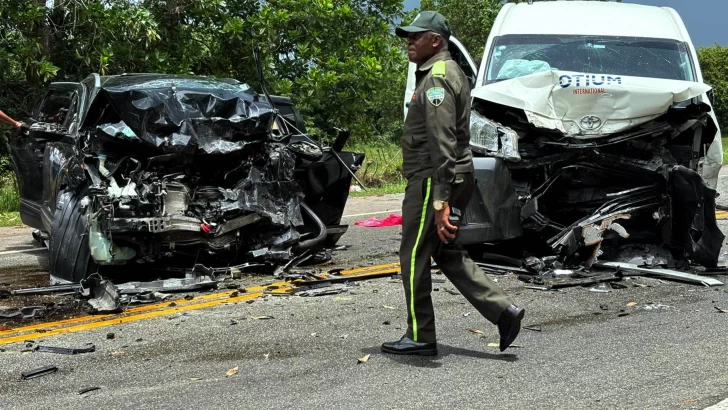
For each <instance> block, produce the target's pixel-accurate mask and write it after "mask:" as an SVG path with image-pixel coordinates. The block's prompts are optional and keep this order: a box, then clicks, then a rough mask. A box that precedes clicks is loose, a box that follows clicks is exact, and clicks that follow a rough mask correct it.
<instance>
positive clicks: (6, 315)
mask: <svg viewBox="0 0 728 410" xmlns="http://www.w3.org/2000/svg"><path fill="white" fill-rule="evenodd" d="M45 311H46V307H45V306H26V307H22V308H20V309H17V310H15V311H12V312H0V319H35V318H38V317H43V315H45Z"/></svg>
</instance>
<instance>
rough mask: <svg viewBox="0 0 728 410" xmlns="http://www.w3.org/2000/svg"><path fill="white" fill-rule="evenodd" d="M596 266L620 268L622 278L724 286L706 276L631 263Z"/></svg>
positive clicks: (598, 264) (611, 263) (601, 263)
mask: <svg viewBox="0 0 728 410" xmlns="http://www.w3.org/2000/svg"><path fill="white" fill-rule="evenodd" d="M595 266H597V267H602V268H618V271H619V273H620V275H621V276H622V277H624V276H651V277H658V278H662V279H671V280H676V281H680V282H688V283H693V284H697V285H703V286H722V285H723V282H721V281H719V280H717V279H714V278H710V277H705V276H698V275H695V274H692V273H687V272H680V271H676V270H672V269H661V268H643V267H640V266H637V265H634V264H631V263H624V262H597V263H595Z"/></svg>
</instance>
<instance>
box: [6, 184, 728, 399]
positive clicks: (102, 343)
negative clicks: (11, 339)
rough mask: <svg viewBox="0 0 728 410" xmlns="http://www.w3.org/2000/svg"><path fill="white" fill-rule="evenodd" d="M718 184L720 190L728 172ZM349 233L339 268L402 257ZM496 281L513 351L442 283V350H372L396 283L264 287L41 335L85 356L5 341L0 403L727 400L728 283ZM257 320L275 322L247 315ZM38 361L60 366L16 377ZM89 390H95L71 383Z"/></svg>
mask: <svg viewBox="0 0 728 410" xmlns="http://www.w3.org/2000/svg"><path fill="white" fill-rule="evenodd" d="M720 189H721V191H722V192H726V193H727V194H726V195H727V196H728V179H722V180H721V188H720ZM400 198H401V197H398V196H388V197H383V198H377V199H372V198H362V199H356V200H352V201H351V202H350V204H349V207H348V209H347V211H346V214H349V215H352V214H353V215H357V216H355V217H352V218H349V219H348V221H349V222H353V221H354V220H358V219H364V218H366V217H367V216H366V215H361V214H366V213H370V212H382V213H381V214H377V216H386V214H387V213H388V212H389V211H393V210H396V209H399V203H398V201H399V200H401V199H400ZM721 224H722V229H724V232H727V231H728V225H727V224H725V223H724V222H721ZM350 229H351V230H350V232H348V233H347V234H346V235H345V236H344V237H343V238H342V241H341V243H342V244H345V245H350V248H349V249H347V250H346V251H342V252H337V253H336V254H335V261H336V264H337V265H339V266H342V267H355V266H366V265H368V264H381V263H387V262H393V261H396V260H397V254H396V251H397V247H398V244H399V228H398V227H393V228H360V227H356V226H352V227H351V228H350ZM18 232H21V231H17V232H16V233H18ZM16 240H17V242H15V245H13V246H18V247H23V246H26V247H27V246H32V244H31V243H30V240H29V239H28V240H23V239H22V235H21V237H20V238H19V239H16ZM2 242H3V244H5V243H8V242H7V241H6V240H5V238H3V241H2ZM28 249H29V248H28ZM6 250H9V249H5V250H0V272H4V271H6V270H7V269H15V270H17V269H20V268H21V267H22V268H23V269H25V270H26V271H28V272H42V271H43V267H42V263H43V261H42V256H41V254H42V252H37V251H32V252H30V253H27V252H26V253H13V254H3V253H2V252H4V251H6ZM16 250H19V249H16ZM10 259H12V260H10ZM39 260H40V263H39ZM718 278H719V279H721V280H723V281H728V278H727V277H718ZM438 279H441V278H440V277H438ZM497 279H498V280H499V283H501V285H502V286H503V287H504V289H506V291H507V292H508V293H509V294H511V295H512V296H513V297H514V299H515V300H516V301H517V303H518V304H519V305H521V306H523V307H525V308H526V311H527V313H526V319H525V324H526V325H539V326H540V328H541V331H530V330H523V331H522V333H521V336H519V338H518V340H517V342H516V343H517V344H518V345H520V346H521V347H519V348H513V349H509V350H508V351H507V352H506V353H499V352H498V350H497V349H495V348H491V347H488V343H492V342H497V330H496V328H495V327H494V326H492V325H490V324H489V323H487V322H486V321H485V320H484V319H483V318H481V317H479V316H478V314H477V312H476V311H475V310H474V309H473V308H472V307H470V305H469V304H467V302H466V301H465V300H464V298H463V297H462V296H461V295H458V294H456V293H457V292H454V290H453V287H452V285H450V284H449V283H447V282H445V283H436V284H435V285H434V286H435V288H436V289H437V291H435V292H433V299H434V303H435V307H436V313H437V323H438V339H439V342H440V355H439V356H437V357H435V358H418V357H397V356H390V355H383V354H381V353H380V351H379V345H380V344H381V343H382V342H384V341H389V340H395V339H398V338H399V337H400V336H401V335H402V333H403V328H404V327H405V326H406V324H405V318H406V316H405V306H404V296H403V292H402V285H401V283H400V282H399V281H397V280H392V279H376V280H370V281H365V282H358V283H356V285H355V286H352V287H350V288H349V289H348V292H346V293H342V294H339V295H331V296H320V297H308V298H306V297H299V296H283V297H280V296H279V297H275V296H268V297H267V298H264V299H257V300H256V301H254V302H253V303H238V304H227V305H219V306H215V307H212V308H209V309H202V310H194V311H189V312H184V313H181V314H175V315H172V316H167V317H159V318H153V319H148V320H141V321H137V322H133V323H125V324H122V325H114V326H108V327H103V328H98V329H90V330H85V331H82V332H76V333H70V334H65V335H56V336H49V337H47V338H45V339H43V340H42V343H43V344H49V345H54V346H64V347H82V346H83V345H84V344H85V343H94V344H95V345H96V347H97V350H96V352H94V353H86V354H81V355H74V356H63V355H56V354H51V353H39V352H23V350H26V348H25V344H24V343H15V344H10V345H4V346H0V347H1V348H3V349H6V351H4V352H0V408H55V407H58V408H79V409H82V408H89V409H90V408H110V409H113V408H141V407H145V408H323V407H326V408H331V409H334V408H335V409H338V408H341V409H350V408H387V409H389V408H392V409H398V408H403V409H404V408H425V409H429V408H447V409H450V408H497V409H510V408H514V409H545V408H559V409H571V408H573V409H584V408H597V409H601V408H604V409H622V408H624V409H646V408H650V409H702V408H706V407H708V406H711V405H714V404H716V403H718V402H721V401H722V400H724V399H725V398H726V397H728V373H726V372H725V370H724V369H726V368H728V356H727V355H726V354H725V353H724V352H725V336H724V335H725V330H726V329H728V314H725V313H720V312H719V311H718V310H716V309H715V307H716V306H717V307H724V308H728V294H726V291H727V290H728V288H726V287H717V288H704V287H697V286H692V285H685V284H677V283H669V282H661V281H658V280H654V279H644V278H636V279H632V280H629V281H626V282H625V284H626V285H627V286H628V287H627V288H625V289H615V290H613V291H611V292H610V293H594V292H590V291H589V289H588V288H570V289H566V290H564V291H561V292H541V291H535V290H529V289H525V288H524V284H523V283H521V282H519V281H518V280H517V279H516V278H515V277H513V276H505V277H497ZM266 280H267V278H260V282H265V281H266ZM0 302H2V301H0ZM631 302H635V303H634V304H633V303H631ZM628 305H629V306H628ZM392 308H393V309H392ZM625 313H626V314H627V315H625ZM264 315H265V316H272V317H273V319H269V320H255V319H253V317H256V316H264ZM231 320H232V321H233V322H231ZM469 329H475V330H481V331H482V332H483V333H482V334H477V333H473V332H471V331H470V330H469ZM109 332H113V333H114V334H115V338H114V339H113V340H107V333H109ZM35 342H41V341H40V340H35ZM365 355H370V357H369V359H368V361H367V362H365V363H362V364H358V363H357V359H359V358H361V357H363V356H365ZM46 365H55V366H57V367H58V369H59V370H58V372H56V373H54V374H51V375H48V376H44V377H41V378H38V379H33V380H25V381H21V380H20V373H21V372H23V371H27V370H31V369H34V368H37V367H41V366H46ZM236 367H237V369H238V372H237V374H234V375H232V376H229V377H227V376H226V373H227V372H228V371H229V370H230V369H233V368H236ZM92 386H95V387H100V389H99V390H96V391H93V392H90V393H86V394H84V395H79V394H78V391H79V389H82V388H85V387H92Z"/></svg>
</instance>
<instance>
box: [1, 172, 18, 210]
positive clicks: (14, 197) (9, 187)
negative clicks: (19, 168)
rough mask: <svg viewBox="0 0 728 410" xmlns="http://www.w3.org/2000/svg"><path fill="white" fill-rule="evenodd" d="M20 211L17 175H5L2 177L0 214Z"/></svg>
mask: <svg viewBox="0 0 728 410" xmlns="http://www.w3.org/2000/svg"><path fill="white" fill-rule="evenodd" d="M18 209H20V197H19V196H18V189H17V183H16V182H15V175H14V174H12V173H5V174H3V175H0V212H17V211H18Z"/></svg>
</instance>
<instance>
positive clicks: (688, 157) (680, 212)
mask: <svg viewBox="0 0 728 410" xmlns="http://www.w3.org/2000/svg"><path fill="white" fill-rule="evenodd" d="M446 17H447V16H446ZM456 34H457V33H456ZM450 51H451V54H453V58H454V59H455V60H456V61H458V62H459V64H460V66H461V67H462V68H463V70H464V71H465V73H466V75H468V76H469V77H470V78H471V79H472V84H473V88H472V97H473V104H472V109H473V111H472V115H471V136H470V138H471V149H472V151H473V155H474V157H475V158H474V164H475V168H476V178H477V181H478V191H479V192H478V193H476V195H474V198H473V200H472V201H471V203H470V205H469V207H468V209H467V211H466V219H465V221H464V222H465V225H464V227H463V229H462V230H461V232H460V235H459V240H460V242H461V243H463V244H465V245H477V244H483V243H504V242H505V243H510V242H509V241H511V240H516V241H521V242H522V243H521V246H518V247H510V248H509V249H516V250H517V251H515V253H520V254H519V255H515V254H514V255H512V256H523V253H524V252H525V253H527V254H534V255H541V256H544V255H551V256H552V257H553V256H557V257H558V258H557V259H558V260H559V261H560V263H562V264H563V263H566V264H570V263H581V264H585V265H587V266H591V265H592V264H593V263H594V262H595V261H596V259H597V258H600V259H607V260H615V261H623V262H626V261H633V259H634V254H635V249H637V248H639V249H643V250H644V249H648V248H649V249H652V250H654V252H656V253H657V254H659V255H661V258H662V259H660V260H664V261H665V263H666V264H672V262H670V261H671V260H673V259H680V260H685V261H690V262H694V263H698V264H701V265H704V266H711V267H712V266H715V265H716V263H717V260H718V255H719V251H720V246H721V243H722V240H723V234H722V233H721V232H720V230H719V229H718V227H717V223H716V221H715V197H716V193H715V191H714V189H715V187H716V185H717V178H718V172H719V170H720V166H721V164H722V146H721V139H720V130H719V129H718V125H717V124H718V122H717V120H716V118H715V114H714V113H713V112H712V108H711V98H712V97H711V96H712V94H711V90H710V87H708V86H706V85H705V84H704V83H703V77H702V73H701V71H700V66H699V64H698V59H697V54H696V51H695V47H694V46H693V44H692V42H691V41H690V36H689V35H688V33H687V30H686V29H685V26H684V24H683V23H682V20H681V19H680V16H679V15H678V14H677V13H676V12H675V10H673V9H670V8H661V7H652V6H643V5H635V4H622V3H612V2H585V1H555V2H537V3H534V4H527V3H520V4H506V5H504V6H503V8H502V9H501V11H500V13H499V14H498V17H497V18H496V20H495V24H494V25H493V28H492V30H491V33H490V36H489V38H488V41H487V43H486V44H485V51H484V53H483V58H482V61H481V63H480V67H478V68H476V66H475V63H474V61H473V59H472V58H471V57H470V56H469V54H468V52H467V50H465V49H464V48H463V47H462V44H461V43H460V42H459V41H457V39H455V38H453V39H452V41H451V43H450ZM415 68H416V67H414V64H410V72H409V76H408V84H407V91H406V94H405V115H406V109H407V108H406V103H407V101H409V100H410V98H411V95H412V92H413V91H414V87H415V84H414V70H415ZM701 174H702V177H701ZM523 244H525V245H523ZM635 247H637V248H635ZM637 253H639V252H637ZM549 260H553V258H552V259H549Z"/></svg>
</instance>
